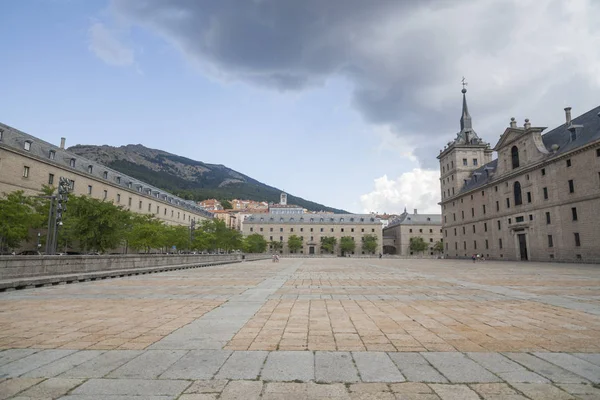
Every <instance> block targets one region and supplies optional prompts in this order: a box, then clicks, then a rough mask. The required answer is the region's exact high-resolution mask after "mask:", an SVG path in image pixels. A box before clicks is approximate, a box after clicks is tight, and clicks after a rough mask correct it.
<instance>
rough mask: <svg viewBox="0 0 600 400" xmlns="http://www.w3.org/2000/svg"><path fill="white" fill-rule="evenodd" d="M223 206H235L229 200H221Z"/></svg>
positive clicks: (228, 208) (229, 207)
mask: <svg viewBox="0 0 600 400" xmlns="http://www.w3.org/2000/svg"><path fill="white" fill-rule="evenodd" d="M220 203H221V206H223V210H231V209H233V206H232V205H231V202H230V201H229V200H220Z"/></svg>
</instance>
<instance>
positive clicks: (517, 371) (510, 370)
mask: <svg viewBox="0 0 600 400" xmlns="http://www.w3.org/2000/svg"><path fill="white" fill-rule="evenodd" d="M466 354H467V356H468V357H470V358H471V359H473V360H474V361H475V362H477V363H478V364H479V365H481V366H482V367H484V368H486V369H488V370H489V371H491V372H493V373H494V374H496V375H498V376H499V377H500V378H502V379H503V380H504V381H506V382H523V383H550V381H549V380H548V379H546V378H544V377H542V376H540V375H538V374H536V373H534V372H531V371H528V370H526V369H525V368H524V367H523V366H522V365H520V364H517V363H516V362H514V361H511V360H510V359H508V358H506V357H505V356H503V355H502V354H500V353H466Z"/></svg>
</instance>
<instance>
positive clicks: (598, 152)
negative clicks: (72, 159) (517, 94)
mask: <svg viewBox="0 0 600 400" xmlns="http://www.w3.org/2000/svg"><path fill="white" fill-rule="evenodd" d="M1 137H2V136H0V138H1ZM596 157H600V149H596Z"/></svg>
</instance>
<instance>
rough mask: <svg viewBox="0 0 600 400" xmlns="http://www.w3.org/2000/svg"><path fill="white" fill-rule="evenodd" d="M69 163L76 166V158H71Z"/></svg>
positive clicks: (73, 166) (72, 166)
mask: <svg viewBox="0 0 600 400" xmlns="http://www.w3.org/2000/svg"><path fill="white" fill-rule="evenodd" d="M69 165H70V166H71V168H75V159H74V158H71V160H70V161H69Z"/></svg>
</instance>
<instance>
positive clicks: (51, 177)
mask: <svg viewBox="0 0 600 400" xmlns="http://www.w3.org/2000/svg"><path fill="white" fill-rule="evenodd" d="M53 183H54V174H48V185H52V184H53Z"/></svg>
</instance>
